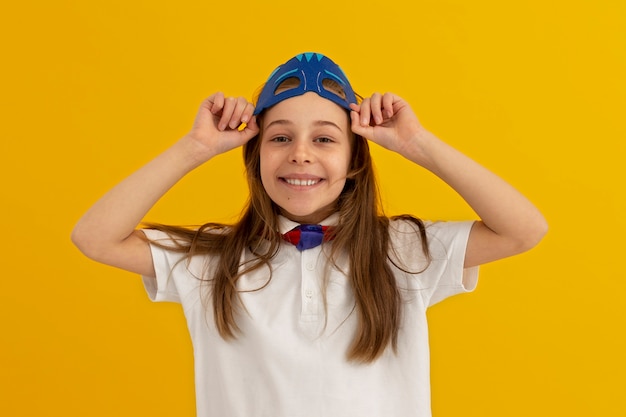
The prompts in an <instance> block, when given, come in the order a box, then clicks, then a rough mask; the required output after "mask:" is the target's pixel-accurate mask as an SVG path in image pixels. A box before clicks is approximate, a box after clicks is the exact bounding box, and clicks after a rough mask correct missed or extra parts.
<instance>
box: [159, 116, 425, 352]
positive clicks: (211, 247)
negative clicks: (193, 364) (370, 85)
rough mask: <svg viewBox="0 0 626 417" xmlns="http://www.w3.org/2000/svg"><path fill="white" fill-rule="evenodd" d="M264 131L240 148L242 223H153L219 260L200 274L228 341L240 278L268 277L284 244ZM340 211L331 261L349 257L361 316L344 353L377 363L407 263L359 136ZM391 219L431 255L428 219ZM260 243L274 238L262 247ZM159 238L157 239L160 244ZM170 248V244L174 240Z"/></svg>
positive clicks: (395, 325)
mask: <svg viewBox="0 0 626 417" xmlns="http://www.w3.org/2000/svg"><path fill="white" fill-rule="evenodd" d="M261 117H262V115H261ZM260 125H262V123H260ZM261 136H262V131H261V132H259V135H257V136H256V137H255V138H253V139H251V140H250V141H249V142H247V143H246V144H245V145H244V146H243V157H244V162H245V168H246V176H247V180H248V187H249V189H250V195H249V199H248V202H247V204H246V206H245V208H244V210H243V211H242V215H241V218H240V220H239V221H238V222H236V223H234V224H232V225H224V224H218V223H207V224H204V225H202V226H200V227H199V228H197V229H195V230H192V229H188V228H182V227H176V226H164V225H155V224H151V225H149V226H148V227H151V228H156V229H159V230H162V231H165V232H167V233H168V234H170V235H171V236H173V237H175V239H173V240H174V244H176V245H177V247H176V248H174V250H176V251H179V252H182V253H185V254H186V256H185V259H188V258H191V257H192V256H195V255H199V254H210V255H214V256H216V257H217V258H218V263H217V266H216V267H215V268H214V269H212V270H211V271H205V275H206V276H203V277H202V279H203V281H204V282H205V283H207V284H208V286H209V290H210V291H206V292H205V293H204V294H205V305H208V304H211V305H212V308H213V315H214V320H215V325H216V327H217V329H218V331H219V333H220V335H221V336H222V337H223V338H224V339H227V340H228V339H231V338H234V337H236V333H237V332H238V331H239V328H238V326H237V322H236V312H237V310H238V308H241V307H243V306H242V305H241V302H240V300H239V290H238V289H237V281H238V280H239V278H240V277H241V276H243V275H244V274H246V273H248V272H250V271H253V270H255V269H258V268H261V267H264V266H265V267H267V268H269V270H270V276H269V278H268V281H267V283H269V280H271V270H272V269H271V260H272V258H273V257H274V256H275V255H276V253H277V252H278V250H279V247H280V245H281V242H282V238H281V236H280V234H279V232H278V214H279V212H280V211H279V207H278V206H277V205H276V204H275V203H274V202H273V201H272V200H271V199H270V198H269V196H268V195H267V193H266V192H265V189H264V188H263V184H262V182H261V174H260V158H259V155H260V142H261V141H260V137H261ZM337 212H338V213H339V221H338V224H337V227H336V228H335V235H334V240H333V242H332V249H331V252H330V255H329V261H330V262H333V263H334V262H335V261H334V260H335V259H338V256H339V255H340V254H347V255H348V259H349V271H347V272H348V276H349V280H350V282H351V285H352V289H353V291H354V298H355V306H354V311H355V312H356V314H357V315H358V321H357V323H358V326H357V329H356V334H355V337H354V340H353V342H352V345H351V346H350V348H349V351H348V352H347V357H348V359H349V360H353V361H358V362H366V363H368V362H373V361H374V360H376V359H377V358H378V357H379V356H380V355H381V354H382V353H383V352H384V350H385V349H386V348H387V347H388V346H389V345H391V347H392V349H393V350H394V351H395V350H396V348H397V342H398V332H399V328H400V322H401V311H402V309H401V304H402V297H401V294H400V290H399V288H398V285H397V282H396V278H395V276H394V273H393V268H398V269H402V270H404V269H403V268H402V266H400V265H397V264H394V263H393V262H392V261H391V259H390V258H389V251H390V250H391V248H390V242H389V222H390V218H388V217H386V216H385V215H384V214H383V210H382V205H381V203H380V193H379V190H378V186H377V182H376V178H375V173H374V167H373V164H372V159H371V156H370V151H369V146H368V143H367V140H366V139H365V138H363V137H360V136H358V135H354V137H353V143H352V162H351V166H350V170H349V172H348V175H347V180H346V184H345V187H344V189H343V191H342V193H341V195H340V196H339V199H338V201H337ZM394 218H402V219H405V220H407V221H411V222H413V223H414V224H415V225H416V230H417V232H416V233H419V234H420V236H421V241H422V250H423V252H424V254H425V256H426V257H427V258H428V256H429V254H428V248H427V243H426V232H425V228H424V224H423V222H422V221H421V220H419V219H417V218H415V217H413V216H408V215H403V216H397V217H394ZM394 218H391V219H394ZM262 242H269V244H263V245H262V244H261V243H262ZM154 243H155V244H157V245H158V242H154ZM165 247H167V248H169V249H172V248H171V246H165ZM246 249H249V250H250V251H251V252H252V253H253V254H254V255H255V257H254V259H253V261H251V262H250V263H249V264H246V265H242V264H241V254H242V253H243V251H244V250H246ZM405 272H409V271H405ZM414 273H417V272H414ZM267 283H266V284H265V285H267ZM259 290H262V289H259ZM209 300H210V301H211V302H209Z"/></svg>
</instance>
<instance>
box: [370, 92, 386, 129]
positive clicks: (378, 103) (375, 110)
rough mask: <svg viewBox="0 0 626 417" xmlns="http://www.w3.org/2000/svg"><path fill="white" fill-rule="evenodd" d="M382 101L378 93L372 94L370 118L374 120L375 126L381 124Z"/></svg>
mask: <svg viewBox="0 0 626 417" xmlns="http://www.w3.org/2000/svg"><path fill="white" fill-rule="evenodd" d="M382 101H383V96H382V95H380V93H374V94H372V97H371V103H370V106H371V112H372V118H373V119H374V123H375V124H377V125H379V124H381V123H382V122H383V112H382Z"/></svg>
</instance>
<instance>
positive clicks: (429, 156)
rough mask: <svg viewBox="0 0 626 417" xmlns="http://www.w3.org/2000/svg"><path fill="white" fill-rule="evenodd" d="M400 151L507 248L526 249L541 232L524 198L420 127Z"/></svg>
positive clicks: (542, 221)
mask: <svg viewBox="0 0 626 417" xmlns="http://www.w3.org/2000/svg"><path fill="white" fill-rule="evenodd" d="M403 154H404V155H405V157H407V158H408V159H410V160H412V161H413V162H415V163H418V164H419V165H421V166H423V167H424V168H426V169H428V170H430V171H431V172H432V173H434V174H435V175H437V176H438V177H439V178H441V179H442V180H443V181H445V182H446V183H447V184H448V185H450V186H451V187H452V188H453V189H454V190H455V191H456V192H457V193H459V195H461V197H463V199H464V200H465V201H466V202H467V203H468V204H469V205H470V206H471V207H472V209H473V210H474V211H475V212H476V214H477V215H478V216H479V217H480V219H481V220H482V222H483V223H484V225H485V226H486V227H487V228H488V229H490V230H491V231H493V233H495V234H496V235H498V236H499V237H501V238H503V239H506V240H507V242H508V245H510V247H511V248H515V250H517V251H523V250H526V249H528V248H530V247H532V246H534V245H535V244H537V243H538V242H539V240H540V239H541V238H542V237H543V235H544V234H545V232H546V229H547V226H546V222H545V219H544V218H543V216H542V215H541V213H540V212H539V210H538V209H537V208H536V207H535V206H534V205H533V204H532V203H531V202H530V201H529V200H528V199H527V198H526V197H524V196H523V195H522V194H521V193H520V192H518V191H517V190H516V189H515V188H513V187H512V186H511V185H510V184H508V183H507V182H506V181H504V180H503V179H502V178H500V177H499V176H497V175H495V174H494V173H492V172H491V171H489V170H488V169H486V168H485V167H483V166H482V165H480V164H478V163H477V162H475V161H473V160H472V159H471V158H469V157H467V156H466V155H464V154H462V153H461V152H459V151H457V150H456V149H454V148H453V147H451V146H449V145H448V144H446V143H444V142H443V141H441V140H439V139H438V138H437V137H435V135H433V134H432V133H430V132H428V131H426V130H424V129H421V130H420V131H419V133H418V135H417V137H416V138H415V139H414V140H413V141H411V142H410V145H409V146H407V148H406V149H405V150H404V152H403Z"/></svg>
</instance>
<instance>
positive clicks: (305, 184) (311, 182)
mask: <svg viewBox="0 0 626 417" xmlns="http://www.w3.org/2000/svg"><path fill="white" fill-rule="evenodd" d="M283 180H284V181H285V182H286V183H287V184H289V185H295V186H298V187H310V186H311V185H315V184H317V183H319V182H320V181H322V180H321V179H315V180H311V179H308V180H300V179H295V178H283Z"/></svg>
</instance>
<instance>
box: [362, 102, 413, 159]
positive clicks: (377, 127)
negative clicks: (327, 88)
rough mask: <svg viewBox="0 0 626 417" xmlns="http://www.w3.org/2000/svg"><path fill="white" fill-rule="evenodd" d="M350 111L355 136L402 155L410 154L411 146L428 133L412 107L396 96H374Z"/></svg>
mask: <svg viewBox="0 0 626 417" xmlns="http://www.w3.org/2000/svg"><path fill="white" fill-rule="evenodd" d="M350 108H351V109H352V111H351V112H350V117H351V122H352V126H351V128H352V131H353V132H354V133H355V134H357V135H360V136H363V137H365V138H367V139H369V140H371V141H373V142H375V143H377V144H379V145H381V146H382V147H384V148H386V149H389V150H391V151H394V152H397V153H399V154H401V155H406V152H407V151H408V149H407V147H408V145H409V144H410V143H411V142H412V141H413V140H415V138H416V137H417V135H418V134H419V133H420V131H423V130H424V128H423V127H422V125H421V124H420V122H419V120H418V119H417V116H415V113H414V112H413V110H412V109H411V106H409V104H408V103H407V102H406V101H404V100H403V99H402V98H400V97H399V96H397V95H395V94H392V93H385V94H384V95H381V94H379V93H374V94H373V95H372V96H371V97H367V98H364V99H363V102H361V104H350Z"/></svg>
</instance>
